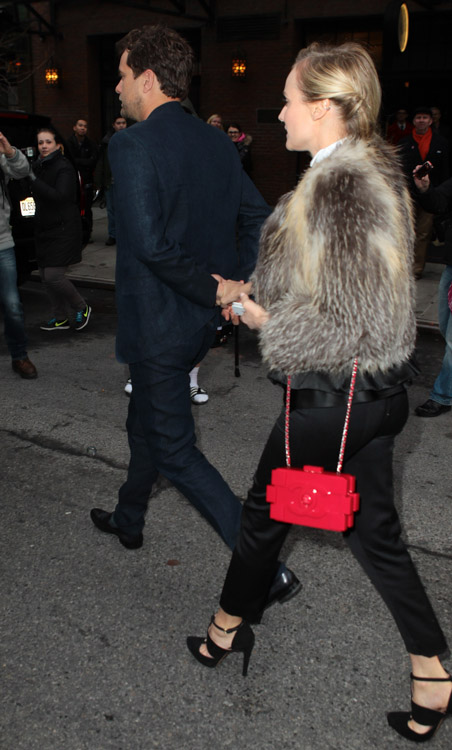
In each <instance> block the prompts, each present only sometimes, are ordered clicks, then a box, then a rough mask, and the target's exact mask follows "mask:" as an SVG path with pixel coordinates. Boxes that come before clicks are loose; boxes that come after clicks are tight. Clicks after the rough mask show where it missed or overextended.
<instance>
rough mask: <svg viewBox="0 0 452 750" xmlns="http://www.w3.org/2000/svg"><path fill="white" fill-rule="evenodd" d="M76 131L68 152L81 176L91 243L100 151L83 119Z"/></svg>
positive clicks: (88, 237)
mask: <svg viewBox="0 0 452 750" xmlns="http://www.w3.org/2000/svg"><path fill="white" fill-rule="evenodd" d="M72 130H73V131H74V132H73V133H72V135H71V136H70V137H69V138H68V140H67V150H68V154H69V156H70V158H71V161H72V163H73V164H74V165H75V168H76V169H77V171H78V173H79V174H80V181H81V191H82V196H83V210H84V217H83V223H84V226H83V232H84V235H85V236H86V238H87V241H88V242H90V241H91V240H90V237H91V232H92V230H93V212H92V209H91V206H92V203H93V198H94V168H95V166H96V162H97V159H98V156H99V149H98V147H97V145H96V144H95V143H94V141H91V140H90V139H89V138H88V137H87V135H86V134H87V132H88V123H87V121H86V120H84V119H83V118H80V119H78V120H77V121H76V122H75V123H74V127H73V128H72Z"/></svg>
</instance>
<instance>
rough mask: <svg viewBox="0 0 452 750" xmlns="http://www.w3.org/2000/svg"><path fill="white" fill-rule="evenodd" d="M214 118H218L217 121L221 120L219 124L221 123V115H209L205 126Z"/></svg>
mask: <svg viewBox="0 0 452 750" xmlns="http://www.w3.org/2000/svg"><path fill="white" fill-rule="evenodd" d="M216 118H218V119H219V120H221V122H223V118H222V116H221V115H210V117H209V118H208V119H207V120H206V122H207V124H208V125H210V124H211V122H212V120H214V119H216Z"/></svg>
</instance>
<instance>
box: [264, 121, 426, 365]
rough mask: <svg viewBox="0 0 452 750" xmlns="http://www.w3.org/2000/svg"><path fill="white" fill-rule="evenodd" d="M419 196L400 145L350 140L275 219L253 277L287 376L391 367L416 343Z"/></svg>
mask: <svg viewBox="0 0 452 750" xmlns="http://www.w3.org/2000/svg"><path fill="white" fill-rule="evenodd" d="M413 241H414V232H413V219H412V208H411V200H410V197H409V194H408V191H407V188H406V185H405V178H404V177H403V175H402V172H401V169H400V167H399V163H398V160H397V156H396V152H395V150H394V148H393V147H392V146H390V145H388V144H387V143H385V142H384V141H383V140H382V139H380V138H379V137H377V136H375V137H374V138H373V139H372V141H370V142H365V141H358V142H353V141H345V142H344V143H343V144H341V145H340V146H338V147H337V148H336V150H335V151H334V152H333V153H332V154H331V155H329V156H328V157H327V158H325V159H324V160H322V161H320V162H318V163H317V164H314V165H313V166H312V167H311V168H310V169H308V170H307V172H306V173H305V175H304V177H303V178H302V180H301V181H300V183H299V184H298V186H297V188H296V189H295V190H294V191H293V192H292V193H288V194H287V195H285V196H283V197H282V198H281V200H280V202H279V203H278V205H277V207H276V209H275V210H274V212H273V214H272V215H271V216H270V217H269V218H268V219H267V221H266V223H265V225H264V227H263V230H262V235H261V244H260V251H259V259H258V263H257V266H256V270H255V272H254V275H253V287H254V293H255V295H256V300H257V302H258V303H259V304H260V305H262V306H263V307H264V308H265V309H266V310H267V311H268V312H269V313H270V319H269V321H268V322H267V323H265V325H264V326H263V327H262V329H261V331H260V347H261V351H262V356H263V358H264V360H265V361H266V363H267V364H268V365H269V366H270V368H271V369H274V370H278V371H282V372H283V373H286V374H295V373H302V372H310V371H311V372H312V371H315V372H326V373H331V374H334V373H339V372H341V371H344V370H345V371H350V368H351V365H352V362H353V359H354V357H355V356H357V357H358V360H359V370H360V371H361V372H363V373H364V372H367V373H374V372H377V371H383V372H385V371H387V370H388V369H389V368H391V367H393V366H397V365H399V364H401V363H402V362H404V361H405V360H406V359H407V358H408V357H409V355H410V354H411V352H412V350H413V348H414V340H415V316H414V279H413V274H412V248H413Z"/></svg>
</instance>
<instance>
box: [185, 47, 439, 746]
mask: <svg viewBox="0 0 452 750" xmlns="http://www.w3.org/2000/svg"><path fill="white" fill-rule="evenodd" d="M284 97H285V104H284V106H283V109H282V110H281V113H280V115H279V119H280V121H281V122H282V123H283V124H284V127H285V130H286V148H287V149H288V150H289V151H309V152H310V153H311V155H312V160H311V165H310V169H308V170H307V171H306V173H305V174H304V176H303V178H302V179H301V181H300V182H299V184H298V186H297V187H296V189H295V190H294V191H293V192H292V193H288V194H287V195H285V196H283V198H282V199H281V200H280V202H279V204H278V206H277V207H276V209H275V211H274V213H273V214H272V215H271V216H270V217H269V219H268V220H267V222H266V224H265V225H264V228H263V231H262V235H261V246H260V254H259V258H258V263H257V266H256V270H255V272H254V274H253V276H252V286H253V293H254V295H255V298H256V301H252V300H251V299H250V298H249V297H248V296H247V295H246V294H242V295H241V301H242V304H243V307H244V314H243V316H242V317H241V320H242V321H243V322H244V323H245V324H246V325H248V326H249V327H250V328H254V329H257V330H258V331H259V337H260V347H261V351H262V355H263V358H264V360H265V361H266V362H267V363H268V365H269V367H270V378H271V379H272V380H273V381H274V382H275V383H277V384H279V385H280V386H282V387H283V388H286V387H287V383H288V376H289V375H290V376H291V389H292V390H291V399H290V409H289V404H288V403H286V409H283V411H282V413H281V415H280V417H279V418H278V420H277V422H276V424H275V426H274V428H273V430H272V432H271V434H270V437H269V439H268V442H267V444H266V446H265V448H264V451H263V454H262V457H261V459H260V462H259V466H258V468H257V472H256V475H255V477H254V482H253V486H252V488H251V490H250V491H249V493H248V498H247V500H246V502H245V505H244V508H243V513H242V524H241V531H240V534H239V537H238V540H237V543H236V546H235V549H234V552H233V555H232V560H231V563H230V566H229V570H228V572H227V575H226V580H225V582H224V586H223V591H222V594H221V598H220V609H219V610H218V611H217V613H216V614H215V615H214V616H213V618H212V620H211V623H210V626H209V628H208V633H207V638H205V639H204V638H202V637H193V636H191V637H189V638H188V641H187V645H188V648H189V650H190V651H191V653H192V654H193V655H194V657H195V658H196V659H197V660H198V661H199V662H200V663H202V664H203V665H204V666H207V667H214V666H216V664H218V663H220V661H221V660H222V659H224V658H225V657H226V656H227V655H229V654H230V653H231V652H240V653H241V654H243V658H244V666H243V673H244V674H245V673H246V671H247V667H248V661H249V658H250V655H251V652H252V649H253V645H254V633H253V631H252V629H251V627H250V624H249V623H250V622H251V623H252V622H259V621H260V618H261V614H262V610H263V604H264V602H265V598H266V595H267V592H268V589H269V586H270V584H271V581H272V577H273V576H274V573H275V569H276V566H277V559H278V554H279V551H280V549H281V546H282V544H283V542H284V540H285V539H286V536H287V533H288V532H289V530H290V525H289V524H287V523H281V522H279V521H274V520H272V518H270V506H269V503H268V502H267V499H266V490H267V486H268V485H269V484H270V483H271V481H272V470H273V469H275V468H279V467H283V466H284V465H285V463H286V446H285V417H286V413H285V412H286V410H287V415H288V421H289V426H288V438H289V444H290V453H291V456H292V466H294V467H298V468H301V467H303V466H305V465H309V466H317V467H319V466H322V467H324V468H325V471H330V472H335V471H336V464H337V460H338V453H339V447H340V445H341V436H342V432H343V427H344V418H345V414H346V408H347V402H348V394H349V389H350V384H351V377H352V371H353V370H354V367H353V365H354V363H355V360H356V359H357V361H358V376H357V379H356V386H355V394H354V399H353V403H352V406H351V418H350V423H349V430H348V438H347V445H346V449H345V456H344V472H345V473H347V474H351V475H353V476H354V477H355V478H356V489H357V492H359V494H360V498H361V505H360V509H359V512H358V513H356V515H355V523H354V526H353V527H352V528H350V529H348V531H347V532H346V533H345V534H344V536H345V541H346V543H347V544H348V546H349V547H350V549H351V551H352V553H353V554H354V556H355V557H356V559H357V560H358V561H359V562H360V564H361V566H362V567H363V569H364V571H365V572H366V573H367V575H368V577H369V579H370V580H371V582H372V583H373V584H374V586H375V587H376V589H377V591H378V592H379V593H380V595H381V597H382V598H383V600H384V602H385V603H386V605H387V606H388V608H389V610H390V612H391V614H392V616H393V618H394V620H395V623H396V625H397V627H398V629H399V631H400V634H401V636H402V638H403V640H404V642H405V646H406V649H407V651H408V653H409V655H410V659H411V667H412V675H413V683H412V697H413V703H412V710H411V714H410V712H393V713H390V714H389V715H388V721H389V723H390V725H391V726H392V727H393V728H394V729H395V730H396V731H397V732H398V733H399V734H401V735H403V736H404V737H406V738H408V739H410V740H414V741H420V740H422V741H425V740H426V739H429V737H430V736H432V735H433V733H434V732H435V731H436V728H437V727H438V725H439V724H440V722H441V721H442V720H443V719H444V718H445V716H446V714H451V713H452V697H451V696H452V677H450V675H448V673H447V672H446V671H445V669H444V668H443V666H442V664H441V662H440V661H439V658H438V655H439V654H441V653H443V652H444V651H446V649H447V644H446V641H445V638H444V635H443V633H442V631H441V628H440V626H439V624H438V621H437V619H436V617H435V614H434V612H433V610H432V607H431V604H430V602H429V599H428V597H427V594H426V592H425V590H424V588H423V585H422V583H421V581H420V579H419V576H418V574H417V572H416V569H415V567H414V565H413V563H412V561H411V558H410V555H409V553H408V551H407V548H406V545H405V543H404V541H403V539H402V536H401V526H400V521H399V518H398V515H397V511H396V508H395V505H394V489H393V468H392V454H393V447H394V439H395V437H396V435H397V434H398V433H400V431H401V430H402V429H403V427H404V425H405V422H406V420H407V416H408V399H407V393H406V386H407V384H408V383H409V381H410V380H411V378H412V377H413V375H414V374H415V372H416V370H415V368H414V366H413V365H412V364H411V362H410V355H411V354H412V352H413V349H414V341H415V328H416V325H415V316H414V305H413V299H414V293H413V292H414V280H413V275H412V268H411V256H412V248H413V240H414V233H413V223H412V215H411V201H410V197H409V194H408V192H407V189H406V186H405V178H404V175H403V174H402V171H401V169H400V166H399V164H398V162H397V156H396V153H395V151H394V148H393V147H392V146H390V145H389V144H387V143H385V142H384V141H383V140H382V139H381V138H380V137H379V136H378V135H377V134H376V129H377V121H378V113H379V108H380V102H381V89H380V84H379V81H378V76H377V72H376V70H375V67H374V64H373V62H372V60H371V58H370V56H369V54H368V52H367V51H366V50H365V49H364V48H363V47H361V46H360V45H358V44H355V43H348V44H344V45H341V46H338V47H328V46H323V45H319V44H312V45H310V46H309V47H308V48H306V49H303V50H301V52H300V53H299V55H298V56H297V59H296V61H295V64H294V66H293V68H292V70H291V71H290V73H289V76H288V78H287V80H286V84H285V90H284ZM335 478H336V476H335Z"/></svg>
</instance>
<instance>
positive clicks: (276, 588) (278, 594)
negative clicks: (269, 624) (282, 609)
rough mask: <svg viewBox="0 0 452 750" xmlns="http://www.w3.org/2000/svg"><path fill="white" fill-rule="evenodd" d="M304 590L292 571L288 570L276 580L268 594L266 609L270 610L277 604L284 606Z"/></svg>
mask: <svg viewBox="0 0 452 750" xmlns="http://www.w3.org/2000/svg"><path fill="white" fill-rule="evenodd" d="M301 589H302V584H301V583H300V581H299V580H298V578H297V576H296V575H295V573H294V572H293V571H292V570H289V568H286V569H285V570H283V572H282V573H280V574H279V576H277V577H276V578H275V580H274V581H273V583H272V586H271V589H270V591H269V593H268V597H267V601H266V602H265V607H264V609H268V608H269V607H271V606H272V605H273V604H275V603H276V602H279V603H280V604H284V602H288V601H289V599H292V597H294V596H296V595H297V594H298V592H299V591H301Z"/></svg>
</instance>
